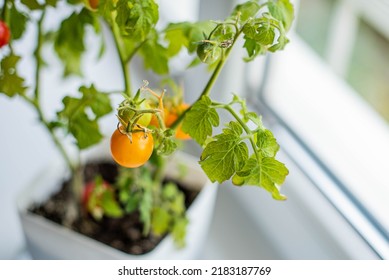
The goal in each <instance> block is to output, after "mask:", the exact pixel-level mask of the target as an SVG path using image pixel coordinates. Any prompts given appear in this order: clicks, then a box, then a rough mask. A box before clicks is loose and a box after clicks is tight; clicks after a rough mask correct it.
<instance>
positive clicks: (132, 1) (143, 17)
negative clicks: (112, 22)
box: [116, 0, 159, 41]
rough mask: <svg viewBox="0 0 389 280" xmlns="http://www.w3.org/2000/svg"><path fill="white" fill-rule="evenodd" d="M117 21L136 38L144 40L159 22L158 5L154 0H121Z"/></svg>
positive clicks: (118, 6) (121, 27)
mask: <svg viewBox="0 0 389 280" xmlns="http://www.w3.org/2000/svg"><path fill="white" fill-rule="evenodd" d="M116 10H117V17H116V23H117V24H118V26H119V28H120V29H121V30H122V32H124V33H125V34H127V35H129V36H131V38H133V39H134V40H138V41H144V40H145V39H146V38H147V35H148V34H149V32H150V31H151V30H152V29H153V28H154V26H155V25H156V23H157V22H158V18H159V13H158V5H157V4H156V3H155V1H154V0H119V1H118V3H117V9H116Z"/></svg>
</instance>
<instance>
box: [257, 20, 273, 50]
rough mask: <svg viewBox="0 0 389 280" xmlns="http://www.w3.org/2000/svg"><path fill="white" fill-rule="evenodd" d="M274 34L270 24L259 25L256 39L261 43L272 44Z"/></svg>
mask: <svg viewBox="0 0 389 280" xmlns="http://www.w3.org/2000/svg"><path fill="white" fill-rule="evenodd" d="M275 36H276V34H275V32H274V29H273V28H272V27H271V26H270V25H267V26H260V27H258V29H257V34H256V39H257V42H258V43H260V44H261V45H271V44H273V41H274V37H275Z"/></svg>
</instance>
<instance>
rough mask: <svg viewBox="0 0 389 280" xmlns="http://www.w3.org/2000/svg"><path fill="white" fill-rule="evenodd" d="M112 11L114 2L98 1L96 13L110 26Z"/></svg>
mask: <svg viewBox="0 0 389 280" xmlns="http://www.w3.org/2000/svg"><path fill="white" fill-rule="evenodd" d="M114 10H115V6H114V1H112V0H99V6H98V12H99V14H100V15H102V16H103V17H104V19H105V20H106V21H107V22H108V23H110V24H112V11H114Z"/></svg>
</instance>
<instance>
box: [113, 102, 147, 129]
mask: <svg viewBox="0 0 389 280" xmlns="http://www.w3.org/2000/svg"><path fill="white" fill-rule="evenodd" d="M125 105H126V101H124V102H123V103H122V104H121V106H119V108H120V107H122V108H120V109H119V110H118V118H119V121H120V124H121V125H122V126H123V127H125V128H127V126H128V125H129V123H130V122H132V121H133V120H134V118H135V110H149V109H151V106H150V104H149V103H148V101H143V102H141V103H140V104H138V105H136V106H135V107H132V106H130V105H127V106H128V107H127V106H125ZM131 107H132V108H131ZM151 118H152V113H144V114H142V115H141V116H140V117H139V118H138V119H137V120H136V123H137V124H138V125H140V126H143V127H147V126H148V125H149V124H150V121H151Z"/></svg>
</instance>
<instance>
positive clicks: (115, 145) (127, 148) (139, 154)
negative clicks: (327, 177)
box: [111, 128, 154, 168]
mask: <svg viewBox="0 0 389 280" xmlns="http://www.w3.org/2000/svg"><path fill="white" fill-rule="evenodd" d="M119 129H120V128H119ZM119 129H116V130H115V131H114V133H113V134H112V136H111V154H112V158H113V159H114V160H115V162H116V163H118V164H119V165H121V166H123V167H127V168H136V167H139V166H141V165H143V164H145V163H146V162H147V161H148V160H149V158H150V156H151V154H152V153H153V148H154V139H153V135H152V134H151V133H150V132H143V131H137V132H133V133H131V140H130V138H129V137H128V135H127V134H123V133H122V132H121V131H120V130H119Z"/></svg>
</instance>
